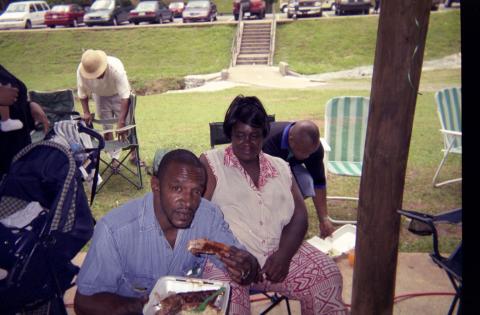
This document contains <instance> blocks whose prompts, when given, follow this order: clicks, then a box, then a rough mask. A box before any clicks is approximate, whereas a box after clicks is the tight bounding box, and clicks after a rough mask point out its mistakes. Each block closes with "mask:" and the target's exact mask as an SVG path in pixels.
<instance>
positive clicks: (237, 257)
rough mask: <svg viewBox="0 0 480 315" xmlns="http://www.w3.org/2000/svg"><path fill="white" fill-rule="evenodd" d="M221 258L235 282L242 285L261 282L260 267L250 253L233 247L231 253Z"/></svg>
mask: <svg viewBox="0 0 480 315" xmlns="http://www.w3.org/2000/svg"><path fill="white" fill-rule="evenodd" d="M219 258H220V260H221V261H222V262H223V263H224V264H225V266H226V267H227V271H228V273H229V275H230V278H232V280H233V281H235V282H237V283H239V284H242V285H246V284H250V283H252V282H258V281H260V265H259V264H258V261H257V259H256V258H255V257H254V256H253V255H252V254H250V253H249V252H247V251H245V250H242V249H238V248H236V247H235V246H231V247H230V251H228V252H227V253H225V254H224V255H222V256H220V257H219Z"/></svg>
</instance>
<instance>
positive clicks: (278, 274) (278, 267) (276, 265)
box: [261, 251, 290, 282]
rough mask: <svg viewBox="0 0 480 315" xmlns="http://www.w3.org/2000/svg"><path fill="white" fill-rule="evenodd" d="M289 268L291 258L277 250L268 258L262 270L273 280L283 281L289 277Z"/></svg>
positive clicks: (267, 277)
mask: <svg viewBox="0 0 480 315" xmlns="http://www.w3.org/2000/svg"><path fill="white" fill-rule="evenodd" d="M289 268H290V259H288V258H287V257H286V256H285V255H283V254H282V253H281V251H276V252H274V253H273V254H271V255H270V256H269V257H268V258H267V261H266V262H265V265H264V266H263V268H262V271H261V272H262V274H265V276H266V279H267V280H269V281H271V282H282V281H283V280H285V278H286V277H287V275H288V269H289Z"/></svg>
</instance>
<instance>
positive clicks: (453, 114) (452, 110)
mask: <svg viewBox="0 0 480 315" xmlns="http://www.w3.org/2000/svg"><path fill="white" fill-rule="evenodd" d="M435 101H436V103H437V112H438V117H439V118H440V125H441V127H442V129H440V132H441V133H442V136H443V146H444V148H443V150H442V151H443V158H442V161H441V162H440V165H439V166H438V168H437V171H436V172H435V175H434V176H433V181H432V184H433V186H434V187H440V186H443V185H446V184H451V183H455V182H460V181H462V178H461V177H460V178H455V179H450V180H445V181H443V182H437V177H438V174H439V173H440V170H441V168H442V166H443V164H444V163H445V160H446V159H447V156H448V154H449V153H455V154H462V90H461V89H460V88H458V87H452V88H446V89H443V90H440V91H438V92H437V93H435Z"/></svg>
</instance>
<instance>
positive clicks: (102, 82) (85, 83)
mask: <svg viewBox="0 0 480 315" xmlns="http://www.w3.org/2000/svg"><path fill="white" fill-rule="evenodd" d="M107 63H108V65H107V70H106V71H105V75H104V76H103V78H101V79H85V78H84V77H82V76H81V75H80V65H78V68H77V89H78V92H77V93H78V97H79V98H86V97H87V96H90V95H91V94H92V93H93V94H96V95H98V96H113V95H116V94H118V95H119V96H120V98H128V97H129V96H130V84H129V83H128V78H127V72H126V71H125V68H124V66H123V64H122V62H121V61H120V59H118V58H116V57H112V56H107Z"/></svg>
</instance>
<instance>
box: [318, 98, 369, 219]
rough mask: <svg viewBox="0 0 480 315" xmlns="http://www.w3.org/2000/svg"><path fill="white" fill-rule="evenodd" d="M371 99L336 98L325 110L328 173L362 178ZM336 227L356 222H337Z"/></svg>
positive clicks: (341, 198)
mask: <svg viewBox="0 0 480 315" xmlns="http://www.w3.org/2000/svg"><path fill="white" fill-rule="evenodd" d="M369 102H370V100H369V98H368V97H363V96H341V97H334V98H332V99H330V100H329V101H328V102H327V105H326V109H325V142H326V149H325V151H326V161H325V162H326V163H325V164H326V166H327V167H326V172H330V173H333V174H336V175H343V176H355V177H360V176H361V175H362V164H363V151H364V147H365V136H366V133H367V121H368V108H369ZM327 198H328V199H340V200H358V197H344V196H329V197H327ZM330 220H331V221H332V222H333V223H336V224H346V223H352V224H355V223H356V221H347V220H335V219H332V218H330Z"/></svg>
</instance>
